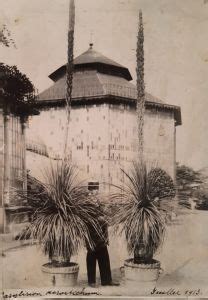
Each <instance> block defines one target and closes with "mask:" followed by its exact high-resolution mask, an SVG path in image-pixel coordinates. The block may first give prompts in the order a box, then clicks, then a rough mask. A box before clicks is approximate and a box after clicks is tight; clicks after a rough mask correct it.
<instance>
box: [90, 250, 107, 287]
mask: <svg viewBox="0 0 208 300" xmlns="http://www.w3.org/2000/svg"><path fill="white" fill-rule="evenodd" d="M96 261H98V266H99V270H100V279H101V284H102V285H108V284H110V283H111V282H112V277H111V268H110V259H109V254H108V249H107V246H103V247H99V248H98V249H95V250H94V251H91V250H88V252H87V276H88V283H89V284H92V283H95V282H96Z"/></svg>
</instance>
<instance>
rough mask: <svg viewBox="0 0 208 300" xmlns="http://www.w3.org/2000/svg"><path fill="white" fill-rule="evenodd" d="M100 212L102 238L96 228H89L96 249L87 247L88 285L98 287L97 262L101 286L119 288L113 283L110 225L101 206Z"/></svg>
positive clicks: (99, 220)
mask: <svg viewBox="0 0 208 300" xmlns="http://www.w3.org/2000/svg"><path fill="white" fill-rule="evenodd" d="M100 210H101V214H100V216H98V223H99V226H100V228H101V232H102V236H100V235H99V234H98V233H97V232H96V231H95V229H94V228H89V232H90V236H91V239H92V241H93V243H94V248H93V249H91V248H90V247H89V246H87V276H88V284H89V285H90V286H91V287H95V285H96V262H97V261H98V266H99V270H100V279H101V285H103V286H106V285H110V286H118V285H119V284H118V283H115V282H113V281H112V276H111V267H110V259H109V254H108V248H107V245H109V240H108V224H107V221H106V220H105V218H104V214H103V213H102V208H101V205H100Z"/></svg>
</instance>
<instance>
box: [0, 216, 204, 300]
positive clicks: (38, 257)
mask: <svg viewBox="0 0 208 300" xmlns="http://www.w3.org/2000/svg"><path fill="white" fill-rule="evenodd" d="M207 229H208V211H193V212H191V213H190V211H189V213H188V214H187V213H184V214H181V215H180V216H179V217H178V218H177V219H176V220H175V221H174V223H173V224H172V225H170V226H168V228H167V234H166V239H165V241H164V246H163V248H162V249H161V251H160V253H158V254H157V256H156V258H157V259H159V260H160V261H161V263H162V268H163V269H164V272H163V274H162V275H161V276H160V278H159V280H158V281H157V284H156V288H157V291H160V292H168V291H169V294H171V295H172V296H176V295H175V293H179V295H180V296H183V295H186V296H205V295H207V296H208V233H207ZM13 246H14V245H13ZM7 248H8V247H7ZM109 253H110V258H111V267H112V273H113V277H114V279H115V280H119V281H120V283H121V285H120V287H113V288H109V287H100V285H99V281H98V286H97V288H95V289H92V288H88V287H87V281H86V266H85V255H86V253H85V251H84V250H83V251H82V252H80V254H79V256H78V258H74V261H77V262H78V263H79V265H80V272H79V282H78V286H77V287H76V288H77V289H79V290H80V289H82V287H86V291H88V292H93V293H94V292H98V293H100V294H102V295H104V296H110V295H112V296H113V295H123V296H144V295H151V291H152V290H153V288H154V285H151V286H144V285H142V286H138V285H135V284H129V283H128V284H127V283H126V282H125V280H124V277H123V274H122V273H121V271H120V267H121V266H122V265H123V261H124V259H125V258H127V257H128V254H127V252H126V249H125V241H124V240H122V239H121V238H117V239H115V238H111V241H110V248H109ZM46 262H47V258H46V257H44V255H43V254H42V253H41V250H40V249H38V247H37V246H36V245H33V246H27V245H25V246H21V247H17V248H12V249H10V250H7V251H5V250H4V252H3V256H1V264H0V266H1V267H2V270H3V278H2V281H0V282H2V284H3V288H4V290H5V289H6V290H7V289H20V288H21V289H30V288H34V287H35V288H36V289H38V290H39V291H40V290H41V289H42V288H43V287H47V289H48V288H50V287H52V280H51V277H50V276H48V275H47V274H46V273H43V272H42V271H41V265H42V264H43V263H46ZM170 289H172V290H170ZM199 289H200V290H199ZM66 290H69V289H66ZM186 290H187V291H188V292H187V293H189V294H187V293H186V294H185V292H186ZM198 292H199V294H198ZM157 296H158V295H157Z"/></svg>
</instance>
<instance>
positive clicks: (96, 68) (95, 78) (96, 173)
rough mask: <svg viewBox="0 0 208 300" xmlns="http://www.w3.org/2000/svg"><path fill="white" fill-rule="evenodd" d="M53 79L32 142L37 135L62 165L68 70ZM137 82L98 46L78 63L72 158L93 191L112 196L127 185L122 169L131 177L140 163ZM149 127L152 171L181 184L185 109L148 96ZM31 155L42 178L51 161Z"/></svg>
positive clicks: (41, 98) (146, 131) (146, 150)
mask: <svg viewBox="0 0 208 300" xmlns="http://www.w3.org/2000/svg"><path fill="white" fill-rule="evenodd" d="M49 78H51V79H52V80H53V82H54V83H53V85H52V86H51V87H50V88H48V89H47V90H45V91H44V92H42V93H41V94H40V95H39V96H38V108H39V110H40V114H39V115H38V116H33V117H32V118H31V119H30V122H29V129H28V131H27V136H28V139H31V138H32V135H33V134H32V132H35V133H36V134H37V135H38V136H39V137H41V139H42V140H43V141H44V143H45V145H46V147H47V153H48V157H52V158H54V159H59V158H61V157H63V148H64V139H65V128H66V109H65V91H66V65H64V66H62V67H60V68H59V69H58V70H56V71H55V72H53V73H52V74H51V75H50V76H49ZM131 80H132V77H131V74H130V73H129V70H128V69H127V68H126V67H123V66H122V65H120V64H118V63H116V62H114V61H112V60H110V59H108V58H106V57H105V56H103V55H102V54H100V53H98V52H96V51H95V50H94V49H93V45H92V44H91V45H90V48H89V49H88V50H87V51H86V52H84V53H83V54H82V55H80V56H79V57H77V58H76V59H75V60H74V76H73V90H72V108H71V115H70V123H69V136H68V150H67V151H68V156H69V157H70V159H71V161H72V162H73V163H74V164H75V165H77V167H78V168H79V170H80V175H81V178H82V179H83V180H85V181H86V182H87V183H88V185H89V188H90V187H91V186H94V187H95V188H99V190H100V191H101V192H103V193H106V194H108V193H109V192H111V191H112V185H111V184H121V183H122V182H123V180H124V178H123V173H122V171H121V169H124V170H125V171H128V170H129V169H130V168H131V166H132V162H133V161H136V160H137V157H138V135H137V114H136V100H137V92H136V87H135V86H134V85H133V84H132V83H131V82H130V81H131ZM144 124H145V125H144V153H145V159H146V161H147V163H148V165H149V166H153V165H154V166H158V167H161V168H162V169H164V170H166V171H167V172H168V173H169V175H170V176H171V177H172V178H173V179H175V160H176V156H175V155H176V150H175V149H176V126H178V125H181V112H180V108H179V107H177V106H174V105H168V104H165V103H164V102H162V101H161V100H160V99H157V98H155V97H153V96H151V95H150V94H146V105H145V121H144ZM29 150H30V151H28V154H27V167H28V169H29V170H30V171H31V174H32V175H33V176H36V177H38V174H37V169H38V170H39V169H40V168H41V167H42V168H44V166H46V165H47V159H46V156H45V155H40V153H36V154H34V152H35V151H33V150H34V149H29ZM41 157H42V158H41ZM35 169H36V171H35Z"/></svg>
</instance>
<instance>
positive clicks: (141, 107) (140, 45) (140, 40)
mask: <svg viewBox="0 0 208 300" xmlns="http://www.w3.org/2000/svg"><path fill="white" fill-rule="evenodd" d="M136 56H137V69H136V74H137V117H138V141H139V160H140V161H142V160H143V144H144V132H143V131H144V111H145V83H144V27H143V20H142V11H141V10H140V11H139V28H138V36H137V54H136Z"/></svg>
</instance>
